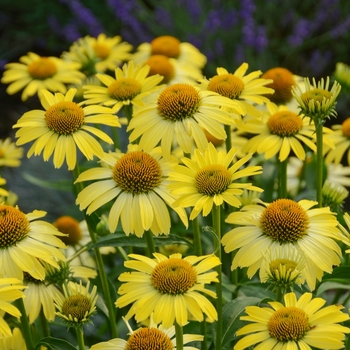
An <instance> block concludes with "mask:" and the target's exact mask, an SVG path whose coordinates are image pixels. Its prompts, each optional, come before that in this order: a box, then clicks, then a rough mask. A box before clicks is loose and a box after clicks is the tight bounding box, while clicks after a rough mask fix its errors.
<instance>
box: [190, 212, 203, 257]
mask: <svg viewBox="0 0 350 350" xmlns="http://www.w3.org/2000/svg"><path fill="white" fill-rule="evenodd" d="M192 229H193V245H194V253H195V254H196V255H197V256H201V255H202V254H203V250H202V240H201V232H200V229H199V221H198V216H197V217H196V218H194V219H193V220H192Z"/></svg>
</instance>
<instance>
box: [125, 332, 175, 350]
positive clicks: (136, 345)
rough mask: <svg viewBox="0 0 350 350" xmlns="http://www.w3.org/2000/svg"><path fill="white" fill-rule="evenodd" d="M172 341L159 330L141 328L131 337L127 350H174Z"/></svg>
mask: <svg viewBox="0 0 350 350" xmlns="http://www.w3.org/2000/svg"><path fill="white" fill-rule="evenodd" d="M172 349H174V345H173V343H172V342H171V339H170V338H169V337H168V336H167V335H166V334H165V333H164V332H162V331H160V330H159V329H157V328H140V329H138V330H137V331H136V332H133V333H132V334H131V336H130V337H129V339H128V341H127V343H126V346H125V350H172Z"/></svg>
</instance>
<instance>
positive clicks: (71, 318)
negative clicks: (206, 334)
mask: <svg viewBox="0 0 350 350" xmlns="http://www.w3.org/2000/svg"><path fill="white" fill-rule="evenodd" d="M63 293H64V295H63V296H62V295H57V296H56V299H55V305H56V308H57V311H56V316H58V317H60V318H61V319H62V320H63V321H64V322H65V323H66V324H67V325H68V326H69V327H80V326H82V325H84V324H86V323H88V322H91V319H92V317H93V315H94V314H95V313H96V301H97V298H98V295H97V286H96V285H94V286H93V287H92V290H91V291H90V282H88V283H87V285H86V286H83V285H82V283H81V282H80V284H78V283H74V282H69V283H68V285H65V284H64V285H63Z"/></svg>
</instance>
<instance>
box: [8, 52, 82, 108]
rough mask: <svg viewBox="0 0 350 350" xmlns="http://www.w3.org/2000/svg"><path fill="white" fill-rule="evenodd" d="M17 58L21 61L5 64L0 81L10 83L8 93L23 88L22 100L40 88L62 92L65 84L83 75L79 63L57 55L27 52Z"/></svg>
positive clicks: (77, 81) (76, 81) (78, 79)
mask: <svg viewBox="0 0 350 350" xmlns="http://www.w3.org/2000/svg"><path fill="white" fill-rule="evenodd" d="M19 60H20V62H22V63H8V64H6V65H5V69H6V70H5V72H4V75H3V77H2V78H1V82H2V83H4V84H8V83H10V85H9V86H8V88H7V90H6V92H7V93H8V94H9V95H13V94H15V93H16V92H18V91H20V90H22V89H23V88H24V90H23V92H22V96H21V98H22V101H25V100H27V99H28V98H29V97H31V96H33V95H34V94H36V93H37V92H39V91H40V90H42V89H45V90H49V91H52V92H61V93H62V94H64V93H65V92H66V91H67V87H66V84H74V83H79V82H80V81H81V80H82V79H83V78H84V77H85V76H84V74H83V73H81V72H79V68H80V64H79V63H75V62H65V61H63V60H62V59H60V58H57V57H41V56H39V55H37V54H36V53H33V52H29V53H28V54H27V55H26V56H22V57H21V58H20V59H19Z"/></svg>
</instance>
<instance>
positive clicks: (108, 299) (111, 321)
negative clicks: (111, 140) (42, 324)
mask: <svg viewBox="0 0 350 350" xmlns="http://www.w3.org/2000/svg"><path fill="white" fill-rule="evenodd" d="M73 174H74V178H75V179H77V178H78V176H79V167H78V165H77V166H76V167H75V168H74V170H73ZM76 189H77V191H78V193H79V192H80V191H81V190H82V189H83V184H82V183H81V182H77V183H76ZM83 214H84V217H85V219H86V215H87V214H86V212H85V211H83ZM86 222H88V221H86ZM88 231H89V234H90V239H91V242H92V243H93V244H95V243H97V236H96V233H95V232H94V231H93V230H92V229H91V227H90V226H89V225H88ZM94 253H95V257H96V264H97V269H98V271H99V276H100V279H101V285H102V292H103V296H104V299H105V302H106V306H107V309H108V313H109V324H110V327H111V333H112V337H113V338H117V337H118V328H117V322H116V310H115V306H114V303H113V300H112V296H111V293H110V289H109V284H108V278H107V274H106V270H105V265H104V263H103V259H102V254H101V252H100V250H99V248H94Z"/></svg>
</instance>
